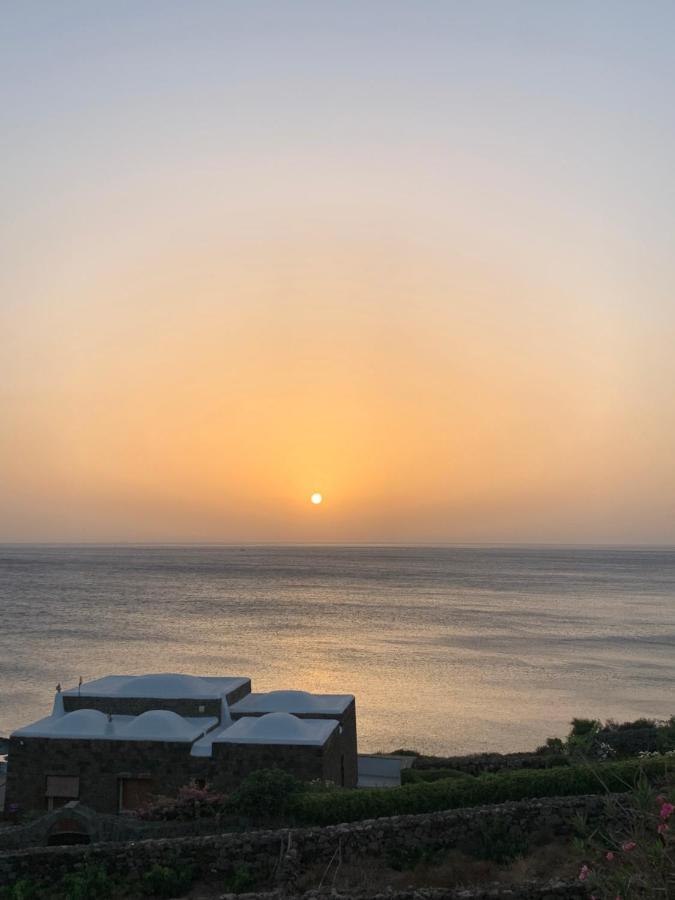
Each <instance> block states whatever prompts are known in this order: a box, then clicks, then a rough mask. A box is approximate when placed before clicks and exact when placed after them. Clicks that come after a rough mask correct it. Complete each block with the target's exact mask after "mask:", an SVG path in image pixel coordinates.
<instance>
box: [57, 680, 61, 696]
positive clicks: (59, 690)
mask: <svg viewBox="0 0 675 900" xmlns="http://www.w3.org/2000/svg"><path fill="white" fill-rule="evenodd" d="M56 693H57V694H60V693H61V682H60V681H59V683H58V684H57V685H56Z"/></svg>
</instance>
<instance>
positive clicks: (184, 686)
mask: <svg viewBox="0 0 675 900" xmlns="http://www.w3.org/2000/svg"><path fill="white" fill-rule="evenodd" d="M250 683H251V679H250V678H244V677H241V676H228V677H215V676H211V675H181V674H177V673H174V672H163V673H159V674H153V675H106V676H105V677H104V678H97V679H95V680H94V681H87V682H85V683H84V684H83V685H81V686H80V687H79V688H69V689H68V690H66V691H64V692H63V696H64V697H101V698H103V697H109V698H127V699H147V700H219V699H221V698H222V697H226V698H227V697H228V696H229V695H231V694H233V693H234V692H235V691H238V690H239V689H240V688H243V687H245V686H246V685H250Z"/></svg>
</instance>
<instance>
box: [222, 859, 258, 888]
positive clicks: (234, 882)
mask: <svg viewBox="0 0 675 900" xmlns="http://www.w3.org/2000/svg"><path fill="white" fill-rule="evenodd" d="M255 886H256V877H255V875H254V874H253V872H252V871H251V867H250V866H248V865H246V863H240V864H239V865H238V866H236V867H235V869H234V871H233V872H231V873H230V874H229V875H228V876H227V877H226V878H225V881H224V883H223V888H224V890H225V891H227V893H232V894H245V893H247V892H248V891H252V890H253V889H254V888H255Z"/></svg>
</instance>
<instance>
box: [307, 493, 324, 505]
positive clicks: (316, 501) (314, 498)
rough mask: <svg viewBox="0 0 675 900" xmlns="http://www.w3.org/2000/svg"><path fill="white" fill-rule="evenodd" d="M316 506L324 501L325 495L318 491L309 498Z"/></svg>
mask: <svg viewBox="0 0 675 900" xmlns="http://www.w3.org/2000/svg"><path fill="white" fill-rule="evenodd" d="M309 499H310V500H311V501H312V503H313V504H314V505H315V506H318V505H319V503H323V497H322V496H321V494H319V493H318V492H317V493H316V494H312V496H311V497H310V498H309Z"/></svg>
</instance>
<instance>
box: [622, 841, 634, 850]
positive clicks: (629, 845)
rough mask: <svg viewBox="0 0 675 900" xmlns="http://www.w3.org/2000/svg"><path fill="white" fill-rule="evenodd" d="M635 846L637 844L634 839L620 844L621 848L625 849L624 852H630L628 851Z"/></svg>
mask: <svg viewBox="0 0 675 900" xmlns="http://www.w3.org/2000/svg"><path fill="white" fill-rule="evenodd" d="M636 847H637V844H636V843H635V841H626V843H625V844H622V845H621V849H622V850H625V851H626V853H630V851H631V850H635V848H636Z"/></svg>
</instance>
